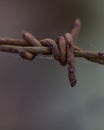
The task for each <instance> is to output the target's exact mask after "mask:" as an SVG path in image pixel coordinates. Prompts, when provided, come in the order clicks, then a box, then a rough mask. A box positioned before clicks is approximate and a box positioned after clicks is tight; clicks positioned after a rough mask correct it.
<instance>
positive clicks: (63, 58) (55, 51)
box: [19, 32, 76, 87]
mask: <svg viewBox="0 0 104 130" xmlns="http://www.w3.org/2000/svg"><path fill="white" fill-rule="evenodd" d="M22 36H23V39H24V40H25V41H26V42H28V43H29V44H30V45H31V46H34V47H42V46H47V47H48V48H49V51H50V54H52V55H53V57H54V58H55V60H57V61H59V62H60V64H61V65H62V66H65V65H66V64H68V77H69V80H70V84H71V86H72V87H74V86H75V84H76V76H75V67H74V44H73V43H74V42H73V38H72V35H71V34H70V33H66V34H65V35H64V36H59V37H58V38H57V40H56V41H54V40H52V39H50V38H46V39H43V40H41V41H38V40H37V39H36V38H35V37H34V36H33V35H32V34H31V33H29V32H23V33H22ZM19 54H20V56H21V57H22V58H24V59H27V60H33V59H34V58H35V57H36V56H37V55H38V54H34V53H32V52H29V51H26V50H20V52H19Z"/></svg>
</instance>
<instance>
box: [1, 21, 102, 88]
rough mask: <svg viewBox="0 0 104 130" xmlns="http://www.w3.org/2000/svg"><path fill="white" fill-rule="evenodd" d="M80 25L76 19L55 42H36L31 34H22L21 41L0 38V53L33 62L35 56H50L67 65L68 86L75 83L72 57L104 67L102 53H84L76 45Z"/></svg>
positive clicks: (45, 40)
mask: <svg viewBox="0 0 104 130" xmlns="http://www.w3.org/2000/svg"><path fill="white" fill-rule="evenodd" d="M80 27H81V23H80V20H79V19H76V20H75V22H74V23H73V25H72V27H71V31H70V33H65V34H64V35H62V36H59V37H58V38H57V40H56V41H54V40H52V39H50V38H45V39H43V40H37V39H36V38H35V37H34V36H33V35H32V34H31V33H29V32H26V31H24V32H22V37H23V40H22V39H13V38H0V51H5V52H11V53H18V54H19V55H20V56H21V57H22V58H23V59H26V60H33V59H34V58H35V57H36V56H37V55H39V54H42V55H52V56H53V57H54V59H55V60H57V61H59V62H60V64H61V65H62V66H65V65H66V64H67V67H68V77H69V81H70V85H71V86H72V87H74V86H75V85H76V83H77V80H76V74H75V63H74V61H75V60H74V57H82V58H85V59H87V60H88V61H91V62H95V63H99V64H103V65H104V53H103V52H94V51H85V50H83V49H81V48H79V47H77V46H76V45H74V44H75V43H76V40H77V37H78V34H79V31H80Z"/></svg>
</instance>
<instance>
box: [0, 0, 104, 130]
mask: <svg viewBox="0 0 104 130" xmlns="http://www.w3.org/2000/svg"><path fill="white" fill-rule="evenodd" d="M75 18H80V19H81V21H82V28H81V32H80V36H79V39H78V46H80V47H82V48H84V49H86V50H99V51H103V50H104V1H103V0H99V1H98V0H88V1H87V0H44V1H43V0H22V1H20V0H0V37H14V38H21V35H20V33H21V31H23V30H27V31H30V32H31V33H33V34H34V35H35V36H36V37H37V38H38V39H42V38H45V37H50V38H53V39H56V38H57V37H58V36H59V35H63V34H64V33H65V32H67V31H69V30H70V25H71V23H72V22H73V21H74V19H75ZM76 73H77V80H78V83H77V86H76V87H75V88H71V87H70V85H69V81H68V77H67V68H66V67H62V66H60V65H59V63H58V62H56V61H55V60H49V59H44V58H36V59H34V60H33V61H31V62H29V61H26V60H23V59H22V58H20V57H19V56H18V55H15V54H14V55H12V54H10V53H3V52H0V129H2V128H7V129H11V128H13V129H16V128H17V129H23V128H24V129H26V128H27V129H31V128H34V129H37V130H59V129H60V130H103V129H104V66H101V65H98V64H95V63H90V62H87V61H85V60H84V59H80V58H76Z"/></svg>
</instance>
